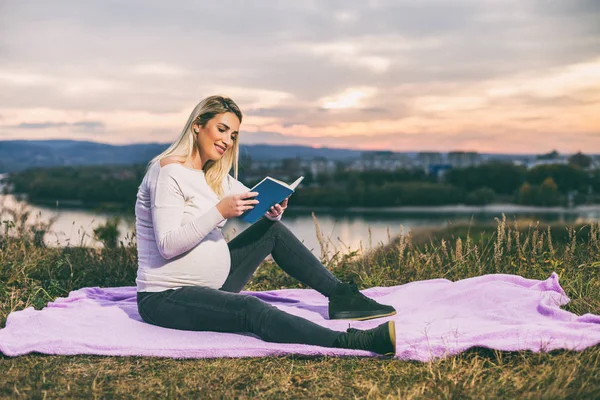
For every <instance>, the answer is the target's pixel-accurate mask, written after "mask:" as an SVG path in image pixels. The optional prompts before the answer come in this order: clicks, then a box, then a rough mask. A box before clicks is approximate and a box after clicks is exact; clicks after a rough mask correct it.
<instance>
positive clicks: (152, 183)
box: [135, 96, 396, 355]
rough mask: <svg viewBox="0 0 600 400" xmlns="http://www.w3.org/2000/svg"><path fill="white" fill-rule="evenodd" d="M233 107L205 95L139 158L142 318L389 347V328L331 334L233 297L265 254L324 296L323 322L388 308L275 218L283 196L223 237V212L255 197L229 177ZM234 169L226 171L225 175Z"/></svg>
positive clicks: (231, 212)
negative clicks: (174, 132)
mask: <svg viewBox="0 0 600 400" xmlns="http://www.w3.org/2000/svg"><path fill="white" fill-rule="evenodd" d="M241 122H242V113H241V112H240V110H239V108H238V106H237V105H236V104H235V103H234V102H233V101H232V100H231V99H229V98H227V97H223V96H210V97H207V98H206V99H204V100H202V101H201V102H200V103H199V104H198V105H197V106H196V108H194V110H193V111H192V113H191V115H190V117H189V119H188V121H187V123H186V125H185V127H184V128H183V131H182V132H181V135H180V136H179V138H178V139H177V140H176V141H175V142H174V143H173V144H172V145H171V146H170V147H169V148H167V149H166V150H165V151H164V152H163V153H161V154H159V155H158V156H156V157H154V158H153V159H152V160H151V161H150V163H149V164H148V168H147V170H146V174H145V176H144V179H143V181H142V183H141V185H140V186H139V190H138V194H137V201H136V206H135V214H136V230H137V241H138V261H139V266H138V271H137V278H136V284H137V304H138V309H139V313H140V315H141V317H142V318H143V320H144V321H146V322H148V323H150V324H154V325H158V326H162V327H167V328H173V329H184V330H195V331H218V332H251V333H253V334H256V335H258V336H259V337H260V338H262V339H263V340H265V341H269V342H278V343H303V344H311V345H318V346H325V347H338V348H351V349H363V350H369V351H374V352H377V353H380V354H388V355H389V354H394V353H395V349H396V346H395V341H396V339H395V327H394V323H393V321H388V322H386V323H384V324H381V325H379V326H378V327H376V328H373V329H370V330H364V331H363V330H358V329H353V328H349V329H348V330H347V332H339V331H334V330H331V329H328V328H325V327H322V326H320V325H318V324H315V323H313V322H311V321H309V320H306V319H304V318H300V317H297V316H294V315H291V314H288V313H286V312H283V311H281V310H279V309H277V308H276V307H274V306H272V305H270V304H268V303H265V302H263V301H262V300H259V299H258V298H256V297H253V296H250V295H244V294H240V293H239V292H240V291H241V290H242V288H243V287H244V285H245V284H246V283H247V282H248V281H249V280H250V277H251V276H252V274H253V273H254V271H255V270H256V269H257V267H258V266H259V265H260V264H261V262H262V261H263V260H264V258H265V257H266V256H267V255H269V254H272V255H273V259H274V260H275V262H276V263H277V264H278V265H279V266H280V267H281V268H282V269H283V270H284V271H286V272H287V273H288V274H290V275H291V276H293V277H294V278H296V279H298V280H299V281H300V282H302V283H304V284H306V285H308V286H310V287H312V288H314V289H315V290H317V291H319V292H320V293H321V294H323V295H324V296H326V297H328V298H329V317H330V319H360V320H364V319H370V318H377V317H382V316H389V315H393V314H395V313H396V311H395V310H394V308H393V307H391V306H387V305H382V304H378V303H377V302H375V301H373V300H371V299H369V298H367V297H365V296H364V295H362V294H361V293H360V292H359V291H358V289H357V288H356V285H354V284H353V283H350V284H348V283H342V282H340V281H339V280H338V279H337V278H335V277H334V276H333V275H332V274H331V273H330V272H329V271H328V270H327V269H326V268H325V267H324V266H323V265H322V264H321V263H320V262H319V261H318V259H317V258H316V257H315V256H314V255H313V254H312V253H311V252H310V251H309V250H308V249H307V248H306V246H304V244H303V243H302V242H300V240H298V238H296V236H294V234H293V233H292V232H291V231H290V230H289V229H288V228H287V227H286V226H285V225H284V224H283V223H281V222H280V220H281V216H282V213H283V211H284V210H285V208H286V207H287V203H288V199H285V200H284V201H282V202H281V203H280V204H276V205H275V206H273V207H271V209H270V210H269V211H268V212H267V213H266V214H265V218H262V219H260V220H259V221H258V222H256V223H254V224H253V225H251V226H250V227H248V228H247V229H246V230H244V231H243V232H241V233H240V234H238V235H237V236H236V237H235V238H234V239H233V240H231V241H230V242H228V243H227V242H226V241H225V239H224V236H223V234H222V232H221V228H222V227H223V225H224V224H225V222H226V220H227V219H229V218H234V217H237V216H239V215H241V214H242V213H243V212H244V211H245V210H248V209H250V208H252V207H254V204H256V203H258V201H257V200H255V199H252V197H254V196H256V195H257V194H258V193H257V192H250V191H249V190H250V189H249V188H248V187H246V186H245V185H244V184H242V183H241V182H240V181H238V180H237V173H238V152H239V141H238V137H239V127H240V124H241ZM232 166H233V167H234V176H235V178H234V177H232V176H231V175H229V171H230V170H231V167H232Z"/></svg>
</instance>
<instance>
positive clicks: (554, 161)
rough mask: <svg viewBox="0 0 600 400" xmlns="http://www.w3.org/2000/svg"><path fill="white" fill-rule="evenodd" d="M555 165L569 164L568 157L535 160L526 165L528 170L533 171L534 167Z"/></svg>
mask: <svg viewBox="0 0 600 400" xmlns="http://www.w3.org/2000/svg"><path fill="white" fill-rule="evenodd" d="M553 164H563V165H566V164H569V160H568V158H567V157H560V158H544V159H539V158H538V159H535V160H529V162H527V164H525V165H526V166H527V168H529V169H531V168H534V167H537V166H539V165H553Z"/></svg>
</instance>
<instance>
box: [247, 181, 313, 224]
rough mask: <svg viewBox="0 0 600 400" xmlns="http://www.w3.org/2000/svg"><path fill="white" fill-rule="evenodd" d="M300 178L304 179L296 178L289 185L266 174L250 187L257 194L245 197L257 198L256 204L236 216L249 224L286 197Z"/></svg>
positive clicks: (292, 191) (290, 193)
mask: <svg viewBox="0 0 600 400" xmlns="http://www.w3.org/2000/svg"><path fill="white" fill-rule="evenodd" d="M302 179H304V177H303V176H301V177H300V178H298V179H296V181H295V182H294V183H292V184H291V185H288V184H287V183H285V182H282V181H279V180H277V179H273V178H271V177H270V176H267V177H266V178H265V179H263V180H262V181H260V182H258V183H257V184H256V185H254V187H253V188H251V189H250V191H251V192H258V195H257V196H256V197H249V198H247V199H246V200H249V199H255V200H258V204H256V205H254V208H251V209H250V210H246V211H244V212H243V213H242V214H241V215H240V216H238V218H239V219H241V220H242V221H246V222H248V223H250V224H253V223H255V222H256V221H258V220H259V219H260V218H261V217H263V216H264V215H265V214H266V213H267V211H269V209H270V208H271V206H274V205H275V204H277V203H281V202H282V201H283V200H285V199H286V198H287V197H290V196H291V195H292V193H294V191H295V189H296V187H297V186H298V184H299V183H300V182H302Z"/></svg>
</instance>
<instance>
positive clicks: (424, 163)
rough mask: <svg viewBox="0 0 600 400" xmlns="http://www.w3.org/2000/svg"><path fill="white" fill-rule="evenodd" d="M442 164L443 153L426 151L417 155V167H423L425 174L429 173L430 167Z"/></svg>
mask: <svg viewBox="0 0 600 400" xmlns="http://www.w3.org/2000/svg"><path fill="white" fill-rule="evenodd" d="M442 163H443V159H442V153H438V152H425V151H424V152H421V153H419V154H417V166H420V167H422V168H423V169H424V170H425V172H429V166H430V165H439V164H442Z"/></svg>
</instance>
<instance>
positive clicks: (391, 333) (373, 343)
mask: <svg viewBox="0 0 600 400" xmlns="http://www.w3.org/2000/svg"><path fill="white" fill-rule="evenodd" d="M333 346H334V347H340V348H344V349H356V350H368V351H372V352H374V353H378V354H383V355H385V356H393V355H395V354H396V325H395V324H394V321H387V322H384V323H383V324H381V325H379V326H377V327H375V328H372V329H367V330H364V331H361V330H359V329H355V328H348V329H347V330H346V333H342V334H341V335H340V336H339V337H338V338H337V339H336V340H335V342H334V344H333Z"/></svg>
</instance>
